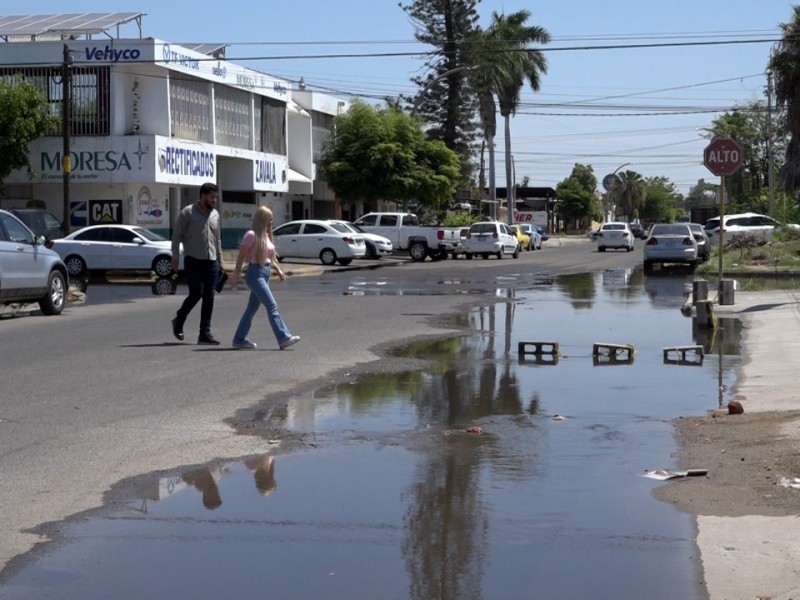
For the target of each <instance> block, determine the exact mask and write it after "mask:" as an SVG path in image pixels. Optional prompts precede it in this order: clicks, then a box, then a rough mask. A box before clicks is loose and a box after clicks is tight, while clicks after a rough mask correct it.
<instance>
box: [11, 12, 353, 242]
mask: <svg viewBox="0 0 800 600" xmlns="http://www.w3.org/2000/svg"><path fill="white" fill-rule="evenodd" d="M2 34H3V32H2V27H0V37H3V36H2ZM61 37H75V36H74V35H69V36H64V35H63V32H62V35H61ZM87 37H88V36H87ZM65 45H66V46H67V47H68V48H69V55H70V56H71V58H72V65H71V67H70V74H71V83H72V84H71V88H70V89H71V96H72V102H71V103H70V106H71V112H72V115H71V119H70V135H69V145H70V153H69V154H70V161H69V162H70V163H71V172H70V177H69V179H70V185H69V209H68V213H69V214H68V218H69V222H70V228H71V229H76V228H79V227H83V226H86V225H90V224H95V223H103V222H116V223H129V224H136V225H142V226H145V227H148V228H149V229H152V230H154V231H156V232H159V233H162V234H164V235H169V233H170V230H171V223H173V222H174V220H175V218H176V216H177V213H178V212H179V211H180V209H181V207H183V206H185V205H186V204H189V203H191V202H194V201H195V200H196V199H197V195H198V188H199V186H200V185H201V184H202V183H204V182H206V181H212V182H215V183H217V184H218V185H219V186H220V188H221V190H222V192H221V195H220V203H219V209H220V213H221V215H222V222H223V245H224V246H225V247H229V248H232V247H236V245H237V244H238V240H239V239H240V237H241V233H242V232H243V231H244V230H245V229H246V228H247V227H249V225H250V222H251V219H252V215H253V212H254V210H255V207H256V206H258V205H260V204H265V205H269V206H271V207H272V209H273V212H274V214H275V218H276V221H277V222H278V223H281V222H284V221H286V220H290V219H292V218H308V217H311V216H316V215H317V214H324V215H325V217H333V216H336V210H337V209H336V201H335V198H334V197H333V195H332V194H330V192H329V190H326V189H325V186H324V185H322V184H316V185H315V181H314V180H315V175H316V171H317V169H316V166H315V145H314V144H315V141H314V138H313V133H314V132H315V129H314V128H313V127H312V112H309V111H307V110H305V109H304V108H302V107H301V106H300V105H299V104H297V103H296V102H295V101H294V100H293V98H292V89H291V84H290V82H288V81H285V80H281V79H279V78H276V77H273V76H270V75H267V74H264V73H261V72H258V71H255V70H252V69H249V68H246V67H243V66H240V65H237V64H234V63H233V62H230V61H227V60H225V59H224V46H219V45H217V46H211V45H208V46H203V45H198V46H192V47H188V46H180V45H176V44H171V43H169V42H165V41H162V40H158V39H153V38H134V39H103V40H102V41H95V40H93V39H84V40H78V39H66V40H62V39H59V40H57V41H54V40H48V41H41V40H31V41H7V42H6V43H0V78H2V79H3V80H6V81H14V80H17V79H19V78H24V79H25V80H27V81H29V82H32V83H34V85H36V86H37V87H38V88H39V89H40V90H42V92H43V93H44V94H45V96H46V98H47V100H48V102H49V103H50V105H51V112H52V114H53V115H55V116H59V117H60V116H61V115H62V110H61V109H62V104H63V102H62V100H63V90H64V85H63V80H62V69H61V63H62V62H63V55H64V47H65ZM301 97H302V99H303V100H304V101H305V103H306V104H309V105H310V106H315V107H316V109H315V111H314V114H319V111H320V110H334V114H335V113H336V112H339V111H341V110H342V109H343V106H346V105H345V104H344V103H342V102H341V101H338V100H333V99H330V100H327V101H323V100H321V99H319V98H315V94H313V93H311V92H305V93H302V94H301ZM317 118H318V119H319V117H317ZM331 119H332V117H331ZM322 121H325V120H324V119H322ZM327 123H328V125H329V126H332V121H327ZM62 125H63V121H62ZM324 133H325V131H324V128H322V129H321V130H320V131H318V132H317V134H318V135H319V136H322V135H323V134H324ZM62 134H63V132H62V131H60V130H58V131H53V132H52V135H48V136H46V137H43V138H41V139H39V140H36V141H35V142H33V143H32V144H31V146H30V153H29V155H30V160H31V164H32V166H33V169H34V173H33V175H32V177H31V176H29V174H28V173H27V172H23V171H17V172H14V173H12V175H11V176H10V177H8V178H7V179H6V180H5V182H4V183H5V187H6V199H5V200H3V202H2V204H0V205H2V206H4V207H19V206H22V205H30V204H33V203H36V204H40V205H41V204H44V206H45V207H46V208H47V209H48V210H50V211H51V212H53V213H54V214H55V215H57V216H60V215H62V213H63V210H64V191H63V180H64V173H63V171H62V168H63V165H64V164H65V161H64V156H63V154H64V140H63V135H62ZM316 156H318V154H317V155H316ZM315 187H318V188H319V192H318V195H321V197H320V198H316V199H315Z"/></svg>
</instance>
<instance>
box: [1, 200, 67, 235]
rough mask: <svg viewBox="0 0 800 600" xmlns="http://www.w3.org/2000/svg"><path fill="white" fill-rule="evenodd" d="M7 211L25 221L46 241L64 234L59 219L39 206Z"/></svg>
mask: <svg viewBox="0 0 800 600" xmlns="http://www.w3.org/2000/svg"><path fill="white" fill-rule="evenodd" d="M8 212H10V213H11V214H13V215H14V216H15V217H17V218H18V219H19V220H20V221H22V222H23V223H25V225H27V226H28V229H30V230H31V231H32V232H33V233H35V234H36V235H41V236H43V237H44V239H45V241H47V242H49V241H50V240H55V239H58V238H60V237H63V235H64V232H63V231H62V229H61V221H59V220H58V219H57V218H56V217H55V215H53V213H51V212H48V211H46V210H43V209H41V208H12V209H11V210H9V211H8Z"/></svg>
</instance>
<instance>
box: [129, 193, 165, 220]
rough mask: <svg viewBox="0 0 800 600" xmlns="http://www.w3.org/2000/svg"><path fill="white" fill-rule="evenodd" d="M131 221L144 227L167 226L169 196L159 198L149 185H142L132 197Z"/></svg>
mask: <svg viewBox="0 0 800 600" xmlns="http://www.w3.org/2000/svg"><path fill="white" fill-rule="evenodd" d="M131 216H132V217H133V218H132V221H133V223H134V224H135V225H142V226H144V227H167V226H168V225H169V198H168V197H164V198H159V197H158V196H156V194H155V191H154V190H151V188H150V186H147V185H143V186H142V187H141V188H140V189H139V193H138V194H137V195H136V197H135V198H133V210H131Z"/></svg>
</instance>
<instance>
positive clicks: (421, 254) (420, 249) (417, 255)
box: [408, 242, 428, 262]
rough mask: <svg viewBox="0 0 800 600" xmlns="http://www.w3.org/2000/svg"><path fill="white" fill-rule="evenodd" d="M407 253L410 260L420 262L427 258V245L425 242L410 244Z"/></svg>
mask: <svg viewBox="0 0 800 600" xmlns="http://www.w3.org/2000/svg"><path fill="white" fill-rule="evenodd" d="M408 253H409V255H411V260H413V261H415V262H422V261H424V260H425V258H426V257H427V256H428V244H426V243H425V242H411V245H410V246H409V247H408Z"/></svg>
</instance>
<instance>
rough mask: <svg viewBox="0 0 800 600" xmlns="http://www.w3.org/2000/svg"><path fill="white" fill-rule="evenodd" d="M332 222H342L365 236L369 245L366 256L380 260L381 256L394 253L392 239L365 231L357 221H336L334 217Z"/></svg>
mask: <svg viewBox="0 0 800 600" xmlns="http://www.w3.org/2000/svg"><path fill="white" fill-rule="evenodd" d="M331 222H332V223H342V224H343V225H346V226H347V227H349V228H350V229H352V230H353V233H355V234H356V235H360V236H363V238H364V243H365V244H366V246H367V253H366V255H365V256H364V258H369V259H374V260H378V259H379V258H380V257H381V256H387V255H389V254H391V253H392V240H390V239H389V238H387V237H384V236H382V235H378V234H377V233H369V232H367V231H364V229H363V228H362V227H360V226H358V225H356V224H355V223H350V222H349V221H336V220H335V219H332V220H331Z"/></svg>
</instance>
